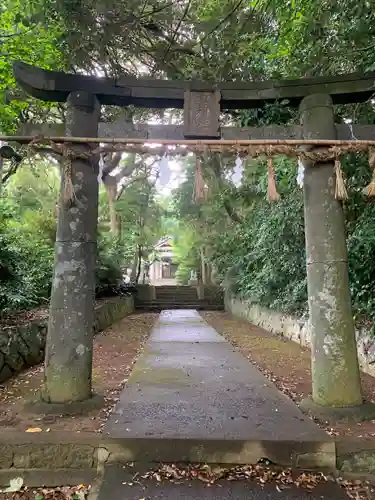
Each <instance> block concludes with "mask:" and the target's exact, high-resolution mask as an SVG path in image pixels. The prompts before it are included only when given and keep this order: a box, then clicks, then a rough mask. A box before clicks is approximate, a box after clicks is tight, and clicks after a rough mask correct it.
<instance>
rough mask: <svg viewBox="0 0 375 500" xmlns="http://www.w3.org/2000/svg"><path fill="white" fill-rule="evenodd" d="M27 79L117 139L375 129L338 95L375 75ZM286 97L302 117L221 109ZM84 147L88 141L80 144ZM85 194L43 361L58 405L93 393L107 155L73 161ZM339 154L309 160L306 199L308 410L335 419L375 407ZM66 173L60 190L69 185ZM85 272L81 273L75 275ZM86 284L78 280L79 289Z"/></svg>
mask: <svg viewBox="0 0 375 500" xmlns="http://www.w3.org/2000/svg"><path fill="white" fill-rule="evenodd" d="M14 75H15V77H16V80H17V82H18V84H19V85H20V86H21V87H22V88H23V89H24V90H25V91H26V92H27V93H28V94H30V95H31V96H33V97H36V98H38V99H41V100H44V101H58V102H67V106H68V107H67V111H68V112H67V120H66V124H65V135H66V136H68V137H88V138H95V137H98V133H99V137H104V138H105V137H108V138H112V139H116V138H119V137H127V138H129V139H132V138H134V139H138V140H139V139H144V141H145V142H147V140H150V139H155V140H156V139H158V140H161V139H171V140H175V141H176V143H178V141H179V140H182V139H187V138H188V139H325V140H333V139H352V138H353V135H352V134H354V135H355V138H356V139H369V140H372V139H375V129H374V127H372V126H366V125H365V126H353V129H350V128H349V127H348V126H347V125H343V124H340V125H337V124H335V123H334V113H333V105H334V104H345V103H353V102H363V101H366V100H367V99H369V98H370V97H371V96H372V94H373V92H374V90H375V74H367V75H365V76H363V75H362V76H361V75H344V76H337V77H322V78H314V79H302V80H287V81H267V82H254V83H244V82H235V83H221V84H210V83H202V82H194V81H165V80H137V79H134V78H129V77H119V78H95V77H90V76H82V75H73V74H65V73H61V72H53V71H45V70H42V69H39V68H36V67H32V66H29V65H26V64H24V63H16V64H15V66H14ZM281 99H287V100H288V101H289V102H288V105H289V106H295V107H297V106H299V109H300V113H301V125H299V126H290V127H280V126H270V127H264V128H235V127H220V111H221V110H225V109H250V108H257V107H261V106H263V105H264V104H265V103H267V102H275V101H278V100H281ZM101 105H114V106H128V105H135V106H138V107H146V108H178V109H184V125H182V126H174V125H170V126H158V125H154V126H151V125H137V126H135V125H131V124H128V123H122V122H118V123H113V124H108V123H100V122H99V119H100V106H101ZM62 127H63V126H60V125H56V126H55V125H43V126H37V125H33V124H28V125H26V126H24V127H23V129H22V134H24V135H28V136H36V135H39V134H42V135H44V136H54V135H57V136H58V135H62V133H61V131H62ZM70 146H71V148H72V149H74V151H77V152H78V153H82V152H87V151H89V150H90V144H79V145H77V144H70ZM81 156H82V155H81ZM71 176H72V182H73V186H74V193H75V202H74V203H73V204H67V203H65V202H64V200H63V199H62V200H61V204H60V207H61V208H60V211H59V217H58V229H57V237H56V253H55V255H56V266H55V272H54V278H53V287H52V296H51V305H50V318H49V328H48V337H47V349H46V359H45V393H44V395H43V398H44V400H45V401H46V402H48V403H66V402H69V401H76V402H78V401H84V400H87V399H90V398H91V397H92V393H91V359H92V342H93V295H94V272H93V269H94V262H95V256H96V233H97V212H98V181H97V176H98V159H94V160H91V164H90V162H88V161H85V160H84V159H83V158H82V157H80V158H77V157H76V158H73V160H72V163H71ZM334 177H335V174H334V167H333V163H332V162H327V163H320V164H319V168H314V163H308V164H305V176H304V206H305V234H306V261H307V280H308V297H309V313H310V324H311V333H312V374H313V387H312V400H310V401H308V402H305V407H306V408H308V409H310V410H312V411H314V412H316V413H321V412H323V415H324V414H326V413H327V414H330V413H332V412H333V414H334V416H336V417H337V416H338V417H340V416H342V415H343V416H347V415H348V414H350V413H353V414H357V413H361V414H363V413H364V412H365V411H367V412H368V415H369V416H370V414H371V413H372V414H373V408H372V407H371V406H369V405H366V404H364V403H363V399H362V394H361V385H360V374H359V367H358V359H357V351H356V342H355V330H354V322H353V317H352V311H351V299H350V292H349V284H348V264H347V249H346V240H345V223H344V214H343V209H342V203H341V202H340V201H339V200H337V199H335V196H334V185H335V179H334ZM64 182H65V181H64V177H63V176H62V195H61V196H63V193H64V188H65V186H64ZM77 279H78V281H77ZM77 283H79V286H77Z"/></svg>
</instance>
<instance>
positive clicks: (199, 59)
mask: <svg viewBox="0 0 375 500" xmlns="http://www.w3.org/2000/svg"><path fill="white" fill-rule="evenodd" d="M374 35H375V11H374V9H373V6H372V4H371V2H369V1H363V0H362V1H359V2H358V0H357V1H352V0H340V1H336V0H318V1H312V0H299V1H298V0H293V1H289V0H288V1H286V0H254V1H248V0H247V1H245V0H242V1H241V0H237V1H234V0H204V1H202V0H199V1H198V0H190V1H189V0H180V1H173V2H170V1H167V0H144V1H141V2H139V1H137V2H136V1H135V0H130V1H126V2H125V1H121V0H110V1H107V2H99V1H96V0H82V1H77V0H43V1H38V2H36V1H34V0H22V2H21V0H2V2H1V4H0V95H1V101H0V131H1V133H14V132H16V131H17V130H18V128H19V126H20V125H21V124H22V123H27V122H31V121H32V122H39V123H42V122H54V123H56V122H57V123H59V122H63V121H64V114H65V107H64V105H60V104H59V105H54V104H46V103H42V102H38V101H36V100H33V99H30V98H28V97H27V96H25V95H24V94H23V93H22V91H20V90H19V89H17V87H16V85H15V82H14V80H13V77H12V71H11V65H12V63H13V61H15V60H23V61H25V62H28V63H32V64H35V65H38V66H41V67H43V68H47V69H60V70H65V71H70V72H79V73H86V74H93V75H105V76H111V77H112V76H116V75H119V74H129V75H134V76H138V77H140V76H146V75H147V76H152V77H155V78H169V79H182V78H183V79H191V78H196V79H205V80H206V79H209V80H215V81H223V80H232V81H235V80H246V81H256V80H265V79H270V78H301V77H310V76H319V75H335V74H341V73H349V72H366V71H373V70H375V50H374V49H375V43H374V40H375V36H374ZM335 113H336V121H337V122H343V121H346V122H347V123H348V126H349V127H350V125H351V124H354V123H369V124H374V123H375V110H374V104H373V101H372V100H371V99H370V100H369V101H368V102H366V103H363V104H360V105H351V106H337V107H336V109H335ZM121 117H122V118H124V119H127V120H128V121H133V122H134V123H137V122H139V121H147V120H149V119H151V118H152V119H153V120H155V119H158V120H159V122H160V123H165V124H166V123H171V122H178V121H179V120H181V116H180V114H179V113H178V112H177V111H175V110H165V111H160V110H148V111H145V110H139V109H135V108H129V109H126V110H123V109H119V108H114V107H112V108H104V109H103V116H102V119H103V120H108V121H111V120H115V119H118V118H121ZM222 118H223V122H224V123H231V124H234V125H242V126H252V125H253V126H262V125H267V124H270V123H276V124H288V123H297V122H298V116H297V114H296V111H295V110H293V109H291V108H290V107H289V106H288V102H286V101H283V102H280V103H277V104H275V105H269V106H266V107H265V108H263V109H261V110H260V109H258V110H251V111H233V112H231V113H230V114H226V115H225V116H223V117H222ZM19 153H20V154H21V155H22V154H24V153H23V152H22V151H19ZM155 160H157V159H156V158H153V157H142V158H141V157H139V156H134V155H126V154H123V155H122V156H121V155H120V156H118V155H117V157H116V155H114V156H113V157H111V158H104V159H103V161H104V166H105V168H106V169H107V170H106V174H105V175H104V176H103V183H102V185H101V191H100V214H99V229H100V234H99V255H98V262H97V292H98V295H100V293H101V290H104V289H106V288H108V287H115V286H116V284H117V283H118V281H119V280H120V278H121V275H122V272H123V269H124V267H132V268H133V271H134V272H133V275H134V276H135V277H137V274H138V271H139V269H138V263H139V260H140V259H144V260H147V259H152V258H153V256H152V247H153V245H154V244H155V242H156V241H157V240H158V239H159V238H160V237H161V236H162V235H165V234H170V235H172V236H173V237H174V240H175V250H176V254H177V258H178V261H179V264H180V265H179V270H178V278H179V280H180V281H181V282H186V280H187V279H188V277H189V276H190V271H191V270H195V269H197V268H199V266H200V263H201V257H202V249H203V252H204V258H205V260H206V261H207V263H209V264H210V266H211V267H212V268H213V269H214V271H215V279H216V280H217V281H218V282H220V281H221V280H222V279H223V277H224V275H225V273H226V272H227V270H228V269H230V268H234V269H235V274H236V276H235V277H236V279H235V281H236V286H235V287H236V291H237V293H239V294H242V295H243V296H245V297H247V298H248V299H249V300H252V301H254V302H256V303H259V304H262V305H264V306H267V307H270V308H274V309H278V310H282V311H285V312H290V313H294V314H303V313H304V312H305V311H306V308H307V303H306V300H307V290H306V271H305V250H304V227H303V201H302V191H301V189H300V188H299V187H298V186H297V183H296V165H295V163H294V162H292V161H290V160H287V159H285V158H279V159H278V160H277V162H276V165H275V166H276V177H277V184H278V189H279V192H280V194H281V196H282V197H281V201H280V202H278V203H272V204H270V203H268V202H267V201H266V199H265V198H266V190H267V179H266V174H265V170H266V169H265V165H264V163H262V162H261V161H251V160H248V161H246V163H245V164H244V174H243V178H242V183H241V184H240V185H239V186H238V185H235V183H234V182H233V180H231V174H232V173H233V169H234V166H235V165H234V163H235V158H233V159H230V158H229V159H225V160H224V159H223V158H219V157H216V156H213V155H211V156H208V157H207V158H206V159H205V161H204V162H203V176H204V179H205V181H206V184H207V186H208V197H207V200H206V201H205V202H203V203H196V202H194V201H193V186H194V161H193V159H192V158H191V157H188V158H186V159H184V160H181V162H180V169H181V173H180V185H179V187H178V188H176V189H175V190H174V191H173V193H172V196H164V197H163V196H161V195H160V193H159V194H158V191H157V186H158V181H157V178H158V175H160V172H158V163H157V161H155ZM0 167H1V177H2V185H1V197H0V309H1V311H2V312H3V313H4V312H11V311H17V310H20V309H28V308H33V307H36V306H38V305H42V304H46V303H47V302H48V299H49V293H50V283H51V277H52V268H53V245H54V238H55V231H56V217H57V213H56V202H57V197H58V191H59V175H60V174H59V167H58V164H57V163H56V161H55V160H54V159H52V158H38V157H33V158H29V159H26V160H24V161H23V162H22V163H21V164H18V163H17V162H15V161H8V160H2V163H1V165H0ZM343 169H344V173H345V177H346V181H347V187H348V191H349V200H348V201H347V202H345V207H344V208H345V214H346V220H347V233H348V234H347V241H348V249H349V264H350V283H351V292H352V299H353V305H354V312H355V316H356V320H357V322H358V323H359V324H363V323H365V324H366V325H367V326H368V327H370V328H372V327H373V325H374V324H375V323H374V320H375V285H374V279H373V276H375V259H374V256H375V208H374V205H373V203H372V201H371V200H370V199H368V198H367V197H366V196H365V195H364V194H363V193H362V189H363V187H364V186H365V185H366V184H367V183H368V182H369V180H370V177H371V172H370V169H369V167H368V162H367V159H366V158H365V157H362V156H361V155H351V156H347V157H346V158H345V160H344V161H343Z"/></svg>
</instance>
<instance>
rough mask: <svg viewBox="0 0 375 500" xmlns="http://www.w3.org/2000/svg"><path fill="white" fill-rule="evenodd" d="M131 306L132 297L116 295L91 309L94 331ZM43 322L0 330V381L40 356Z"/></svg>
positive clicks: (128, 309)
mask: <svg viewBox="0 0 375 500" xmlns="http://www.w3.org/2000/svg"><path fill="white" fill-rule="evenodd" d="M133 310H134V301H133V297H116V298H114V299H110V300H108V301H105V302H103V303H102V304H99V305H98V306H97V307H96V309H95V325H94V334H96V333H98V332H101V331H103V330H105V329H106V328H108V327H109V326H111V325H112V324H113V323H115V322H116V321H119V320H120V319H121V318H123V317H124V316H127V315H128V314H130V313H132V312H133ZM47 322H48V320H47V319H46V318H45V319H38V320H34V321H31V322H30V323H28V324H26V325H22V326H10V327H6V328H2V329H1V330H0V383H1V382H5V380H8V379H9V378H11V377H12V376H13V375H15V374H17V373H19V372H21V371H22V370H24V369H25V368H28V367H30V366H35V365H38V364H39V363H41V362H42V361H43V359H44V349H45V343H46V335H47Z"/></svg>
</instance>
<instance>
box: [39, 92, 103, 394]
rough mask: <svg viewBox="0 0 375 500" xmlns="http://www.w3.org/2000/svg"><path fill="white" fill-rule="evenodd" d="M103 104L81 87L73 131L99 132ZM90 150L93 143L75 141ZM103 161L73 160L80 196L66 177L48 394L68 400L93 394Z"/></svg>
mask: <svg viewBox="0 0 375 500" xmlns="http://www.w3.org/2000/svg"><path fill="white" fill-rule="evenodd" d="M99 115H100V105H99V102H98V101H97V99H96V97H95V96H93V95H90V94H88V93H86V92H75V93H73V94H70V96H69V98H68V109H67V123H66V135H67V136H84V137H94V136H96V135H97V132H98V123H99ZM70 147H71V148H72V149H74V150H76V151H77V152H87V151H88V150H89V145H88V144H86V145H84V144H83V145H71V146H70ZM97 178H98V160H97V159H94V158H93V159H91V160H81V159H73V160H72V168H71V180H72V184H73V191H74V197H73V200H72V201H67V200H66V199H65V196H64V194H65V193H64V191H65V175H63V176H62V181H61V194H60V205H59V215H58V224H57V235H56V245H55V268H54V276H53V283H52V293H51V304H50V314H49V323H48V334H47V341H46V355H45V380H44V392H43V399H44V401H46V402H47V403H67V402H77V401H83V400H86V399H89V398H91V371H92V346H93V329H94V293H95V263H96V255H97V219H98V179H97Z"/></svg>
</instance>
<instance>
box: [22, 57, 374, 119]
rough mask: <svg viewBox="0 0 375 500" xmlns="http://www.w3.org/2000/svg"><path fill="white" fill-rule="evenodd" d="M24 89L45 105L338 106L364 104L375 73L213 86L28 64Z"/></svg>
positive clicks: (162, 106)
mask: <svg viewBox="0 0 375 500" xmlns="http://www.w3.org/2000/svg"><path fill="white" fill-rule="evenodd" d="M13 71H14V76H15V78H16V80H17V82H18V84H19V85H20V86H21V87H22V88H23V89H24V90H25V91H26V92H27V93H28V94H30V95H32V96H33V97H36V98H38V99H41V100H43V101H58V102H63V101H66V99H67V97H68V95H69V93H70V92H75V91H87V92H90V93H92V94H95V95H96V96H97V98H98V100H99V102H100V103H101V104H107V105H114V106H128V105H134V106H138V107H143V108H177V109H182V108H183V107H184V100H185V98H186V94H185V92H186V91H188V92H192V93H195V92H205V93H211V92H217V97H218V101H219V103H220V108H221V109H250V108H258V107H261V106H263V105H264V103H265V102H274V101H277V100H282V99H287V100H288V101H289V105H291V106H298V104H299V103H300V101H301V100H302V99H303V98H304V97H306V96H307V95H310V94H319V93H323V94H330V95H331V97H332V100H333V103H334V104H347V103H353V102H363V101H366V100H367V99H369V98H370V97H371V95H372V94H373V93H374V91H375V72H372V73H367V74H366V75H360V74H349V75H339V76H324V77H318V78H303V79H300V80H268V81H259V82H250V83H249V82H224V83H218V84H215V83H210V82H199V81H181V80H160V79H153V80H151V79H137V78H132V77H128V76H120V77H118V78H98V77H94V76H85V75H77V74H68V73H63V72H58V71H47V70H43V69H41V68H37V67H35V66H30V65H28V64H25V63H23V62H16V63H15V64H14V67H13Z"/></svg>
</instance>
